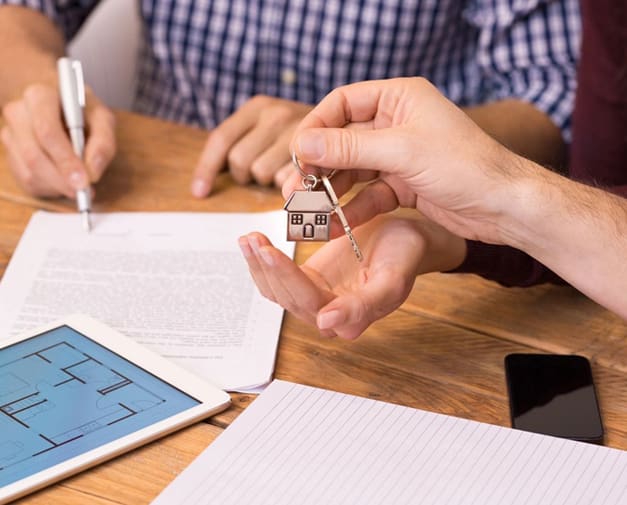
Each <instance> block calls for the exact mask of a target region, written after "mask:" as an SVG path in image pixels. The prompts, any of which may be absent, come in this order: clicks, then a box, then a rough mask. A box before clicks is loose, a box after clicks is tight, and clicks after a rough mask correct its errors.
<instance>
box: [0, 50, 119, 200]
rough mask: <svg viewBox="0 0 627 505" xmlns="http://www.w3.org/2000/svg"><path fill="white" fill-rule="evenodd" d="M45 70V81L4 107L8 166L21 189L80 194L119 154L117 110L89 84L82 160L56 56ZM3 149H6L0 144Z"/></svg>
mask: <svg viewBox="0 0 627 505" xmlns="http://www.w3.org/2000/svg"><path fill="white" fill-rule="evenodd" d="M51 63H52V66H51V68H50V69H48V68H42V69H41V76H42V79H41V81H36V82H31V83H30V84H27V85H26V86H25V87H24V88H23V89H22V90H21V91H19V90H17V91H16V94H15V99H13V100H11V101H9V102H7V103H6V104H5V105H4V107H2V119H3V124H0V139H1V140H2V144H3V148H4V152H5V156H6V160H7V162H8V166H9V168H10V170H11V172H12V173H13V175H14V176H15V179H16V181H17V182H18V184H19V185H20V186H21V188H22V189H23V190H24V191H25V192H26V193H28V194H30V195H33V196H36V197H44V198H55V197H59V196H65V197H67V198H72V199H74V198H76V191H77V190H78V189H83V188H86V187H87V186H88V185H89V184H90V183H92V184H93V183H95V182H97V181H98V180H99V179H100V177H101V176H102V174H103V173H104V171H105V169H106V167H107V165H108V164H109V162H110V161H111V159H112V158H113V156H114V154H115V149H116V147H115V118H114V116H113V113H112V112H111V111H110V110H109V109H108V108H107V107H106V106H105V105H104V104H103V103H102V102H101V101H100V100H99V99H98V97H97V96H96V95H95V94H94V93H93V92H92V91H91V90H90V89H89V88H88V87H87V89H86V95H87V98H86V108H85V109H84V110H83V117H84V126H85V132H86V139H85V149H84V156H83V159H80V158H78V157H77V155H76V154H75V153H74V149H73V146H72V143H71V141H70V137H69V132H68V130H67V128H66V126H65V125H64V118H63V113H62V112H61V100H60V91H59V86H58V80H59V79H58V75H57V68H56V60H53V61H52V62H51ZM0 149H1V148H0Z"/></svg>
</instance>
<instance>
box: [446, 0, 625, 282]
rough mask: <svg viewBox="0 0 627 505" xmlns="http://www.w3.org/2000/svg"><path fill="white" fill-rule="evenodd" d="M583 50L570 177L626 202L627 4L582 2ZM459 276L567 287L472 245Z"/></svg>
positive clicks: (529, 261)
mask: <svg viewBox="0 0 627 505" xmlns="http://www.w3.org/2000/svg"><path fill="white" fill-rule="evenodd" d="M582 18H583V44H582V49H581V60H580V63H579V70H578V85H577V97H576V101H575V112H574V115H573V142H572V145H571V149H570V165H569V175H570V177H572V178H573V179H576V180H578V181H581V182H584V183H586V184H590V185H594V186H599V187H602V188H604V189H607V190H608V191H611V192H613V193H616V194H619V195H622V196H625V197H627V2H625V1H624V0H582ZM467 245H468V253H467V255H466V259H465V261H464V263H462V265H460V266H459V268H457V269H455V270H454V272H468V273H476V274H479V275H481V276H482V277H485V278H487V279H491V280H495V281H497V282H500V283H501V284H503V285H505V286H530V285H533V284H539V283H542V282H552V283H564V281H563V280H562V279H560V278H559V277H558V276H557V275H556V274H555V273H553V272H552V271H551V270H549V269H548V268H546V267H545V266H544V265H542V264H541V263H539V262H538V261H536V260H535V259H533V258H532V257H530V256H528V255H527V254H525V253H524V252H522V251H519V250H517V249H513V248H511V247H506V246H496V245H491V244H484V243H482V242H475V241H468V242H467Z"/></svg>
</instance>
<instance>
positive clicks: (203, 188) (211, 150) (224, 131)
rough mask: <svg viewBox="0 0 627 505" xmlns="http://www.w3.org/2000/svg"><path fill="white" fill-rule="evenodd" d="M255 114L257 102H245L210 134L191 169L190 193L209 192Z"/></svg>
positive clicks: (252, 122)
mask: <svg viewBox="0 0 627 505" xmlns="http://www.w3.org/2000/svg"><path fill="white" fill-rule="evenodd" d="M258 115H259V107H258V106H257V104H256V103H251V101H248V102H246V103H245V104H244V105H243V106H242V107H240V108H239V109H238V110H237V111H236V112H235V113H234V114H233V115H231V116H230V117H228V118H227V119H225V120H224V121H223V122H222V123H221V124H220V125H218V126H217V127H216V128H215V129H213V130H212V131H211V132H210V133H209V137H208V139H207V142H206V144H205V147H204V149H203V150H202V153H201V155H200V160H199V161H198V165H197V166H196V169H195V171H194V178H193V180H192V185H191V191H192V195H194V196H195V197H196V198H204V197H205V196H207V195H208V194H209V193H210V192H211V189H212V188H213V185H214V183H215V179H216V177H217V175H218V173H219V172H220V171H221V170H222V169H223V168H224V167H225V166H226V161H227V156H228V154H229V151H230V150H231V148H232V147H233V146H234V145H235V144H236V143H237V141H238V140H239V139H240V138H241V137H242V136H243V135H245V134H246V133H247V132H248V131H249V130H250V129H251V128H252V127H253V125H254V124H255V123H256V121H257V117H258Z"/></svg>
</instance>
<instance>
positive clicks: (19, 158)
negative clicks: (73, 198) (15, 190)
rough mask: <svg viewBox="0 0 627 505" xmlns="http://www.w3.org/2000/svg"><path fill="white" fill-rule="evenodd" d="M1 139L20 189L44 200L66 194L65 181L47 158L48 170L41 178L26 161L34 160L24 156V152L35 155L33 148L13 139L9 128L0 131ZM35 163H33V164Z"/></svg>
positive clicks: (44, 160) (43, 172) (43, 161)
mask: <svg viewBox="0 0 627 505" xmlns="http://www.w3.org/2000/svg"><path fill="white" fill-rule="evenodd" d="M0 139H1V140H2V144H3V145H4V147H5V149H6V153H7V158H8V162H9V167H10V169H11V172H12V173H13V175H14V177H15V179H16V180H17V182H18V184H19V185H20V187H21V188H22V189H23V190H24V191H26V192H27V193H29V194H31V195H34V196H39V197H42V198H46V197H54V196H59V195H62V194H64V192H65V191H66V188H65V187H64V184H63V181H62V180H61V179H60V178H58V177H56V176H55V175H56V174H55V170H54V166H53V165H52V163H50V162H49V160H47V159H46V158H45V157H44V159H43V160H42V163H47V164H48V168H47V169H45V170H43V171H42V173H41V174H40V176H35V175H34V174H35V172H34V171H33V170H31V169H30V168H29V167H28V166H27V165H26V161H25V160H31V159H32V160H34V158H31V157H30V156H34V154H33V155H31V154H28V155H27V156H24V154H23V153H24V152H27V153H34V152H35V151H34V150H33V148H31V147H28V146H26V147H25V146H23V145H22V144H20V143H18V141H17V140H16V139H15V138H14V137H13V134H12V133H11V130H10V129H9V128H8V127H4V128H3V129H2V130H1V131H0ZM32 163H35V161H31V164H32Z"/></svg>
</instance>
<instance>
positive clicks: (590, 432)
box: [505, 354, 603, 443]
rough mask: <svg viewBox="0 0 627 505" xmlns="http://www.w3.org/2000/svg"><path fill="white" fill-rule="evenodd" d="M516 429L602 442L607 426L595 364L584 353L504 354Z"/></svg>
mask: <svg viewBox="0 0 627 505" xmlns="http://www.w3.org/2000/svg"><path fill="white" fill-rule="evenodd" d="M505 375H506V379H507V389H508V391H509V399H510V412H511V417H512V427H513V428H517V429H520V430H525V431H532V432H535V433H543V434H545V435H552V436H556V437H562V438H570V439H573V440H580V441H584V442H595V443H601V442H602V440H603V425H602V424H601V414H600V412H599V407H598V402H597V397H596V393H595V390H594V383H593V382H592V371H591V369H590V363H589V362H588V360H587V359H586V358H584V357H583V356H573V355H555V354H510V355H508V356H506V357H505Z"/></svg>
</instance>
